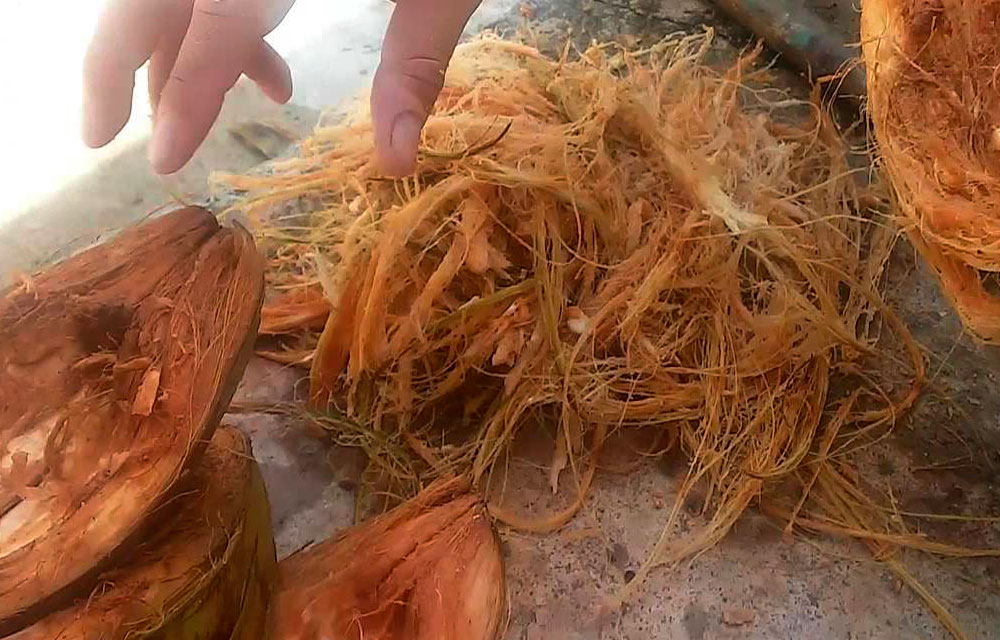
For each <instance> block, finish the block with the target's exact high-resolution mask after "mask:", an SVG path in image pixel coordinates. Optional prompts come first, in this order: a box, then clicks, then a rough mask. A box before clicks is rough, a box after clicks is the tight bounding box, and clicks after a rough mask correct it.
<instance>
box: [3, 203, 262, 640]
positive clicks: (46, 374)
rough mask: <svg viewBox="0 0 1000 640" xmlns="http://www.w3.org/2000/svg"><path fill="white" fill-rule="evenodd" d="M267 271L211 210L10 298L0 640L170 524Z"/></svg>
mask: <svg viewBox="0 0 1000 640" xmlns="http://www.w3.org/2000/svg"><path fill="white" fill-rule="evenodd" d="M262 295H263V261H262V259H261V257H260V256H259V254H258V253H257V251H256V249H255V247H254V243H253V240H252V238H251V237H250V235H249V234H248V233H247V232H246V231H245V230H243V229H238V228H237V229H223V228H220V227H219V225H218V223H217V222H216V220H215V218H214V216H212V215H211V214H210V213H209V212H207V211H205V210H203V209H196V208H187V209H181V210H178V211H176V212H173V213H170V214H167V215H164V216H162V217H159V218H156V219H154V220H152V221H150V222H147V223H145V224H142V225H140V226H138V227H135V228H133V229H130V230H127V231H125V232H123V233H122V234H120V235H119V236H118V237H116V238H115V239H113V240H111V241H109V242H107V243H105V244H103V245H100V246H97V247H95V248H93V249H90V250H88V251H85V252H83V253H81V254H79V255H77V256H75V257H73V258H70V259H69V260H66V261H65V262H63V263H61V264H58V265H56V266H54V267H52V268H50V269H47V270H45V271H43V272H41V273H39V274H37V275H36V276H34V277H33V278H31V279H29V280H25V281H24V282H23V283H22V284H21V285H20V286H18V287H15V288H13V289H10V290H7V291H5V292H3V294H2V295H0V371H3V375H2V376H0V480H2V482H0V593H3V597H2V598H0V635H4V634H9V633H12V632H14V631H16V630H18V629H20V628H23V627H25V626H27V625H29V624H31V623H32V622H35V621H37V620H38V619H39V618H40V617H41V616H42V615H44V614H46V613H48V612H50V611H52V610H53V609H58V608H59V607H60V606H63V605H65V604H67V603H68V602H70V601H72V600H73V599H74V598H77V597H80V596H81V595H86V594H87V593H89V592H90V591H91V590H92V588H93V587H94V585H95V580H96V579H97V576H98V575H99V574H100V573H101V572H102V571H103V570H105V569H107V568H108V567H109V566H111V565H112V564H113V563H114V562H115V561H116V560H117V559H120V558H121V557H123V556H124V555H126V554H127V553H128V551H129V548H130V547H131V546H134V544H135V543H136V542H138V541H141V540H142V538H143V536H144V533H145V531H147V530H148V529H149V528H150V527H151V526H153V525H154V524H155V519H156V518H157V517H160V514H161V513H162V510H161V509H160V508H161V507H162V505H164V504H165V503H167V502H168V501H169V500H170V499H171V498H172V496H173V494H174V493H175V485H176V483H177V480H178V479H179V478H180V477H181V474H182V472H183V471H184V469H185V468H187V467H188V466H189V465H190V464H191V463H192V462H193V461H195V460H197V458H198V457H199V456H200V454H201V452H202V451H203V450H204V447H205V444H206V443H207V442H208V440H210V439H211V435H212V432H213V430H214V428H215V426H216V425H217V424H218V421H219V419H220V418H221V415H222V413H223V412H224V410H225V408H226V406H227V405H228V403H229V399H230V398H231V396H232V394H233V392H234V391H235V388H236V385H237V384H238V383H239V380H240V377H241V376H242V371H243V368H244V366H245V365H246V362H247V359H248V358H249V355H250V353H251V350H252V345H253V340H254V338H255V328H256V325H257V322H258V317H259V310H260V304H261V300H262Z"/></svg>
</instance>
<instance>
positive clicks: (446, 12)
mask: <svg viewBox="0 0 1000 640" xmlns="http://www.w3.org/2000/svg"><path fill="white" fill-rule="evenodd" d="M479 1H480V0H399V3H398V5H397V6H396V8H395V11H394V12H393V15H392V19H391V20H390V22H389V29H388V31H387V33H386V37H385V43H384V45H383V48H382V61H381V64H380V65H379V69H378V71H377V72H376V74H375V80H374V84H373V87H372V98H371V102H372V118H373V120H374V130H375V148H376V156H377V158H378V161H379V164H380V166H381V168H382V170H383V171H385V172H386V173H387V174H389V175H394V176H402V175H406V174H408V173H410V172H411V171H412V170H413V168H414V165H415V163H416V153H417V144H418V142H419V139H420V131H421V129H422V128H423V125H424V123H425V122H426V120H427V116H428V114H429V112H430V109H431V108H432V107H433V105H434V101H435V100H436V99H437V96H438V93H439V92H440V91H441V87H442V85H443V82H444V70H445V69H446V68H447V66H448V61H449V60H450V59H451V54H452V53H453V52H454V49H455V45H456V44H457V43H458V39H459V37H460V36H461V34H462V30H463V29H464V27H465V24H466V23H467V22H468V20H469V18H470V17H471V15H472V12H473V11H475V9H476V7H477V6H478V5H479ZM293 2H294V0H108V3H107V5H106V7H105V10H104V13H103V14H102V16H101V19H100V21H99V23H98V27H97V32H96V33H95V35H94V39H93V41H92V43H91V46H90V49H89V50H88V52H87V57H86V60H85V64H84V132H83V137H84V141H85V142H86V143H87V145H89V146H91V147H100V146H103V145H105V144H107V143H108V142H110V141H111V140H112V139H114V137H115V136H116V135H118V132H119V131H121V129H122V127H124V126H125V123H126V122H128V119H129V116H130V115H131V110H132V91H133V89H134V86H135V72H136V71H137V70H138V69H139V67H141V66H142V65H143V64H144V63H145V62H146V61H147V60H148V61H149V69H148V71H149V99H150V103H151V104H152V106H153V114H154V116H153V120H154V123H153V139H152V141H151V142H150V147H149V159H150V163H151V164H152V165H153V169H154V170H155V171H156V172H157V173H173V172H175V171H177V170H179V169H180V168H181V167H183V166H184V165H185V164H186V163H187V161H188V160H190V159H191V156H192V155H193V154H194V152H195V150H196V149H197V148H198V146H199V145H200V144H201V143H202V141H203V140H204V139H205V136H206V135H208V131H209V129H211V127H212V123H214V122H215V119H216V118H217V117H218V115H219V110H220V109H221V108H222V102H223V99H224V97H225V94H226V92H227V91H228V90H229V89H230V88H231V87H232V86H233V85H234V84H235V83H236V81H237V80H238V79H239V77H240V75H242V74H246V75H247V76H248V77H249V78H250V79H251V80H253V81H254V82H256V83H257V85H258V86H259V87H260V88H261V90H262V91H263V92H264V94H265V95H267V96H268V97H269V98H271V99H272V100H275V101H277V102H286V101H288V99H289V98H290V97H291V93H292V80H291V73H290V72H289V69H288V66H287V65H286V64H285V62H284V60H282V59H281V57H280V56H279V55H278V54H277V53H276V52H275V51H274V49H272V48H271V47H270V45H268V44H267V43H266V42H265V41H264V36H266V35H267V34H268V33H270V32H271V31H272V30H273V29H274V28H275V27H276V26H277V25H278V23H280V22H281V20H282V19H283V18H284V17H285V14H286V13H287V12H288V10H289V9H290V8H291V5H292V4H293Z"/></svg>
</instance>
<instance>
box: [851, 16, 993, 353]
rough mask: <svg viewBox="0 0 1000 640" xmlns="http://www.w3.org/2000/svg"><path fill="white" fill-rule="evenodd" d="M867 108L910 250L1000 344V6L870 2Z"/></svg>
mask: <svg viewBox="0 0 1000 640" xmlns="http://www.w3.org/2000/svg"><path fill="white" fill-rule="evenodd" d="M862 9H863V11H862V20H861V25H862V40H863V44H864V58H865V64H866V67H867V70H868V111H869V113H870V114H871V118H872V121H873V122H874V125H875V138H876V140H877V141H878V148H879V151H880V153H881V156H882V161H883V163H884V165H885V169H886V172H887V173H888V175H889V177H890V178H891V181H892V184H893V186H894V187H895V192H896V196H897V200H898V203H899V209H900V211H901V213H902V214H903V221H904V225H905V227H906V229H907V231H908V233H909V237H910V239H911V240H912V242H913V244H914V245H915V246H916V247H917V248H918V249H919V250H920V253H921V254H922V255H923V257H924V259H925V260H926V261H927V263H928V264H929V265H930V266H931V267H932V268H933V269H934V270H935V271H936V272H937V274H938V277H939V279H940V281H941V284H942V288H943V289H944V291H945V293H946V294H947V295H948V297H949V298H950V299H951V300H952V302H953V303H954V305H955V308H956V309H957V310H958V312H959V314H960V315H961V317H962V320H963V322H964V323H965V326H966V327H967V328H968V329H969V330H970V331H971V332H972V333H973V334H975V335H976V336H978V337H979V338H981V339H982V340H985V341H987V342H1000V288H998V286H997V273H998V272H1000V116H998V114H1000V76H998V74H997V71H996V70H997V68H998V67H1000V43H998V41H997V36H996V34H997V32H998V29H1000V1H997V0H865V2H864V3H863V5H862Z"/></svg>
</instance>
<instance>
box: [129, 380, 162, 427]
mask: <svg viewBox="0 0 1000 640" xmlns="http://www.w3.org/2000/svg"><path fill="white" fill-rule="evenodd" d="M159 392H160V370H159V369H150V370H149V371H147V372H146V373H145V375H143V376H142V384H141V385H139V391H138V392H137V393H136V394H135V400H134V401H133V402H132V415H134V416H148V415H149V414H151V413H153V405H154V404H156V396H157V395H158V394H159Z"/></svg>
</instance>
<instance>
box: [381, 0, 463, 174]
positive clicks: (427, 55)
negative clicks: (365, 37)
mask: <svg viewBox="0 0 1000 640" xmlns="http://www.w3.org/2000/svg"><path fill="white" fill-rule="evenodd" d="M479 2H480V0H398V2H397V3H396V8H395V9H394V10H393V13H392V18H391V19H390V21H389V29H388V31H387V32H386V35H385V44H384V45H383V46H382V60H381V62H380V64H379V68H378V71H377V72H376V74H375V80H374V82H373V83H372V98H371V106H372V118H373V120H374V127H375V149H376V155H377V156H378V159H379V164H381V165H382V169H383V170H384V171H385V172H386V173H389V174H391V175H405V174H407V173H409V172H411V171H412V170H413V165H414V163H415V162H416V155H417V144H418V142H419V138H420V130H421V129H422V128H423V126H424V123H425V122H426V120H427V116H428V115H429V114H430V111H431V108H432V107H433V106H434V102H435V100H437V96H438V94H439V93H440V92H441V87H442V86H443V84H444V73H445V70H446V69H447V68H448V63H449V61H450V60H451V54H452V53H454V51H455V46H456V45H457V44H458V40H459V38H460V37H461V36H462V31H463V29H465V25H466V23H468V21H469V18H471V17H472V13H473V12H474V11H475V10H476V7H478V6H479Z"/></svg>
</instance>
